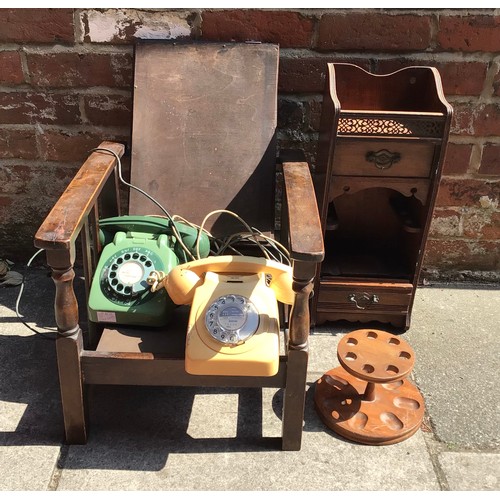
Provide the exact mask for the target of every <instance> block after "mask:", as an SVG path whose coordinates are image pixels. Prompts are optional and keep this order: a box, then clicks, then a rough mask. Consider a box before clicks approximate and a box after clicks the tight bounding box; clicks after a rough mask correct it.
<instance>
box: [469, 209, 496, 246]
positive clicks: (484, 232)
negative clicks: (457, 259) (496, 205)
mask: <svg viewBox="0 0 500 500" xmlns="http://www.w3.org/2000/svg"><path fill="white" fill-rule="evenodd" d="M463 235H464V236H465V237H467V238H472V239H476V240H500V212H496V211H493V210H491V209H482V210H481V209H478V210H468V211H466V212H464V214H463Z"/></svg>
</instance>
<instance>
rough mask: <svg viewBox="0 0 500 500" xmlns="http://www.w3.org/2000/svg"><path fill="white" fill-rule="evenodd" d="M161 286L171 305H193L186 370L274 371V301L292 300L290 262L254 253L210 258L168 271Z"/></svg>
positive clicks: (196, 372)
mask: <svg viewBox="0 0 500 500" xmlns="http://www.w3.org/2000/svg"><path fill="white" fill-rule="evenodd" d="M165 288H166V290H167V292H168V295H169V296H170V298H171V299H172V301H173V302H174V303H175V304H177V305H185V304H191V311H190V315H189V321H188V327H187V336H186V353H185V369H186V371H187V372H188V373H191V374H193V375H242V376H245V375H251V376H272V375H275V374H276V373H277V371H278V366H279V312H278V303H277V302H278V301H279V302H283V303H285V304H292V303H293V301H294V292H293V290H292V269H291V267H290V266H287V265H284V264H280V263H278V262H275V261H271V260H267V259H264V258H258V257H243V256H234V255H224V256H219V257H209V258H205V259H200V260H197V261H193V262H188V263H185V264H181V265H179V266H177V267H175V268H174V269H172V270H171V271H170V273H169V274H168V275H167V276H166V278H165Z"/></svg>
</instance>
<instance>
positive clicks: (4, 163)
mask: <svg viewBox="0 0 500 500" xmlns="http://www.w3.org/2000/svg"><path fill="white" fill-rule="evenodd" d="M179 37H184V38H185V37H191V38H198V39H204V40H222V41H228V40H233V39H234V40H238V41H243V40H259V41H264V42H274V43H279V44H280V46H281V61H280V81H279V91H280V100H279V139H280V145H282V146H285V147H288V146H301V147H303V148H304V149H305V150H306V153H307V155H308V158H309V160H310V162H311V164H312V166H314V161H315V147H316V139H317V131H318V124H319V117H320V112H321V100H322V96H321V94H322V90H323V82H324V76H325V64H326V62H351V63H355V64H358V65H360V66H362V67H364V68H365V69H367V70H369V71H372V72H375V73H388V72H391V71H394V70H396V69H399V68H401V67H403V66H407V65H432V66H436V67H437V68H438V69H439V71H440V73H441V76H442V80H443V85H444V92H445V94H446V97H447V99H448V100H449V101H450V103H451V104H452V105H453V107H454V110H455V114H454V119H453V124H452V130H451V137H450V145H449V148H448V155H447V159H446V163H445V165H444V175H443V179H442V182H441V186H440V190H439V194H438V199H437V207H436V210H435V213H434V218H433V224H432V228H431V237H430V241H429V244H428V250H427V253H426V259H425V265H424V268H425V275H427V276H429V277H432V278H440V279H448V278H458V279H469V278H471V279H472V278H473V279H483V280H496V279H498V276H499V275H500V259H499V240H500V211H499V207H498V204H499V197H500V16H499V15H498V13H497V14H495V11H494V10H493V9H467V10H460V9H456V10H454V9H440V10H430V9H425V10H418V9H410V10H408V9H405V10H390V9H389V10H381V9H356V10H348V9H301V10H243V9H241V10H240V9H236V10H235V9H233V10H221V9H218V10H217V9H214V10H199V9H197V10H192V11H187V10H186V11H184V10H178V9H177V10H162V9H157V10H155V9H148V10H139V9H108V10H101V9H0V186H1V187H0V257H10V258H13V259H25V258H27V257H29V256H30V255H31V254H32V253H33V251H34V249H33V246H32V238H33V234H34V232H35V231H36V229H37V228H38V226H39V224H40V223H41V221H42V220H43V218H44V216H45V215H46V213H47V212H48V210H49V209H50V207H51V206H52V204H53V203H54V201H55V199H56V198H57V196H58V195H59V194H60V193H61V192H62V191H63V189H64V187H65V186H66V185H67V183H68V182H69V180H70V179H71V177H72V175H73V174H74V173H75V171H76V169H77V168H78V167H79V165H80V164H81V162H82V160H83V159H84V157H85V156H86V152H87V151H88V150H89V149H90V148H92V147H95V146H96V145H97V144H98V143H99V142H100V141H101V140H103V139H109V140H120V141H128V140H129V134H130V122H131V81H132V65H133V61H132V48H133V43H134V40H135V39H136V38H179Z"/></svg>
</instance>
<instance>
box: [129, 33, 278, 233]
mask: <svg viewBox="0 0 500 500" xmlns="http://www.w3.org/2000/svg"><path fill="white" fill-rule="evenodd" d="M277 71H278V46H276V45H272V44H234V43H219V44H207V43H190V44H182V43H181V44H175V43H171V44H165V43H163V44H158V43H147V42H143V43H139V44H138V45H137V47H136V65H135V79H134V120H133V129H132V144H133V148H132V174H131V180H132V183H133V184H135V185H137V186H139V187H140V188H142V189H145V190H146V191H147V192H148V193H149V194H151V195H152V196H154V197H155V198H156V199H157V200H158V201H159V202H160V203H162V204H163V205H164V206H165V207H167V208H168V210H169V211H170V212H171V213H172V214H178V215H181V216H183V217H184V218H186V219H187V220H189V221H191V222H193V223H195V224H201V222H202V221H203V218H204V217H205V216H206V215H207V214H208V213H209V212H211V211H213V210H218V209H223V208H227V209H229V210H231V211H233V212H235V213H237V214H238V215H239V216H240V217H242V218H243V219H244V220H245V221H246V222H247V223H248V224H250V225H251V226H254V227H258V228H259V229H260V230H261V231H263V232H270V231H272V230H273V229H274V218H273V213H274V208H273V205H272V202H273V191H274V178H275V164H276V138H275V131H276V123H277V113H276V109H277V106H276V102H277V101H276V99H277ZM166 186H169V188H168V189H166V188H165V187H166ZM130 213H132V214H145V213H156V214H159V213H161V212H160V211H159V209H158V208H157V207H156V206H154V205H153V204H152V203H150V202H149V201H148V200H147V199H146V198H144V197H143V196H141V195H140V194H138V193H137V192H134V191H132V192H131V194H130ZM206 228H207V229H208V230H210V231H212V232H213V233H214V234H228V233H230V232H235V231H241V230H242V226H241V224H239V223H238V222H237V221H236V220H235V219H234V218H232V217H228V216H227V215H216V216H213V217H211V218H210V219H209V220H208V221H207V224H206Z"/></svg>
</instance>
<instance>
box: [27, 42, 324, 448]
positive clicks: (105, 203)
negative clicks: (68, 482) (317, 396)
mask: <svg viewBox="0 0 500 500" xmlns="http://www.w3.org/2000/svg"><path fill="white" fill-rule="evenodd" d="M200 58H201V59H200ZM277 64H278V48H277V46H273V45H266V44H187V45H179V46H177V45H175V44H173V43H170V42H158V43H155V44H147V43H146V44H140V46H139V47H138V50H137V52H136V82H135V84H136V92H135V98H134V124H133V149H132V167H133V168H132V181H133V182H134V183H135V184H137V185H139V186H140V187H142V188H144V189H145V191H147V192H148V193H150V194H152V195H153V196H155V197H157V198H158V199H159V200H160V201H161V202H163V203H164V204H165V206H166V208H168V209H169V210H171V212H172V213H177V214H179V215H182V216H184V217H186V218H187V219H189V220H191V222H195V223H200V222H201V218H200V217H201V216H204V215H205V214H207V213H208V211H209V210H212V209H229V210H233V211H235V212H237V213H238V214H239V215H240V216H243V218H244V219H245V220H247V222H248V223H250V224H251V225H254V226H256V227H258V228H259V229H260V230H262V231H263V232H266V233H269V234H272V233H273V229H274V220H275V214H274V208H275V207H276V206H277V205H278V206H279V204H280V203H281V207H282V213H283V214H284V217H283V220H282V229H283V231H282V234H283V235H285V237H284V238H283V240H282V242H283V243H284V244H285V245H286V246H288V247H289V248H290V250H291V257H292V263H293V289H294V291H295V294H296V300H295V303H294V304H293V306H291V307H290V308H288V307H287V308H283V311H282V316H283V320H284V321H283V322H284V324H285V326H288V329H289V332H288V336H287V340H286V343H285V354H284V355H283V356H281V357H280V362H279V370H278V373H277V374H276V375H275V376H273V377H215V376H210V377H204V376H193V375H189V374H187V373H186V372H185V370H184V338H185V331H186V326H187V316H186V314H185V311H182V310H181V308H180V309H179V310H177V311H176V312H179V314H178V315H176V319H175V320H174V321H173V322H172V323H171V324H170V325H169V326H168V327H167V328H166V329H165V330H164V331H159V330H155V329H150V330H140V329H130V328H129V329H127V328H122V327H121V326H116V327H114V328H108V327H106V326H105V325H99V324H96V323H89V324H88V326H87V328H86V329H84V331H86V332H90V334H92V338H89V336H88V335H87V334H86V336H85V338H84V337H83V335H82V330H81V329H80V326H79V309H78V306H79V304H78V301H77V299H76V295H75V293H74V290H73V280H74V271H73V266H74V263H75V259H76V246H75V241H76V239H77V238H78V236H79V235H81V243H82V247H83V263H84V274H85V279H86V281H87V284H86V287H87V295H88V281H89V280H90V279H91V277H92V275H93V273H94V271H95V266H96V263H97V259H98V257H99V254H100V252H101V248H100V244H99V240H98V238H97V235H98V230H99V227H98V221H99V219H100V218H102V217H103V216H110V215H117V214H119V213H120V199H119V189H118V184H117V172H116V161H115V158H114V157H113V156H112V155H110V154H108V153H102V152H94V153H92V154H91V155H90V156H89V158H88V159H87V161H86V162H85V163H84V164H83V166H82V167H81V169H80V171H79V172H78V174H77V175H76V177H75V178H74V179H73V181H72V182H71V183H70V185H69V186H68V188H67V189H66V191H65V192H64V194H63V195H62V196H61V198H60V199H59V200H58V202H57V203H56V205H55V206H54V208H53V209H52V211H51V212H50V214H49V215H48V217H47V218H46V220H45V221H44V223H43V224H42V226H41V227H40V229H39V231H38V232H37V234H36V237H35V245H36V246H37V247H39V248H44V249H46V250H47V252H46V254H47V263H48V265H49V266H50V267H51V268H52V271H53V279H54V282H55V286H56V301H55V315H56V321H57V325H58V330H59V335H58V339H57V354H58V367H59V374H60V386H61V395H62V405H63V414H64V425H65V433H66V441H67V442H68V443H84V442H85V441H86V439H87V436H88V430H87V427H88V423H87V419H86V412H85V407H86V403H85V401H86V400H85V388H86V387H87V386H88V385H92V384H111V385H113V384H117V385H122V384H127V385H128V384H131V385H179V386H199V387H207V386H215V387H276V388H284V389H285V396H284V410H283V417H282V418H283V434H282V446H283V449H287V450H298V449H300V446H301V436H302V425H303V413H304V397H305V388H306V387H305V383H306V374H307V359H308V336H309V325H310V312H309V299H310V296H311V292H312V289H313V280H314V277H315V275H316V267H317V264H318V262H320V261H321V259H322V258H323V253H324V250H323V242H322V234H321V223H320V218H319V214H318V211H317V206H316V203H315V201H314V200H315V198H314V189H313V184H312V180H311V176H310V172H309V167H308V165H307V163H305V162H304V161H303V155H302V156H301V157H300V158H299V157H295V156H294V157H288V158H287V160H286V161H285V163H284V164H283V167H282V169H283V178H284V186H285V187H284V192H285V193H286V195H285V196H284V199H283V200H276V199H275V188H274V179H275V176H276V158H275V127H276V89H277V82H276V78H277ZM100 146H101V147H104V148H110V149H112V150H113V151H115V152H116V153H117V154H118V155H119V156H122V155H123V153H124V146H123V145H121V144H117V143H109V142H103V143H102V144H101V145H100ZM130 201H131V210H132V212H135V213H142V214H150V213H157V211H156V209H155V208H154V207H152V206H151V205H150V204H149V202H145V201H144V200H142V199H141V198H140V197H138V196H136V194H135V193H134V194H133V195H132V196H131V200H130ZM100 210H101V211H100ZM227 220H228V219H224V218H219V219H214V220H212V221H211V223H210V224H209V225H208V226H207V227H212V231H214V230H220V231H229V230H230V228H229V229H228V227H229V226H231V224H230V225H229V226H227V225H226V222H227ZM233 227H234V224H233ZM241 229H242V228H241V227H239V226H238V227H237V230H241ZM80 306H81V307H82V306H83V307H85V305H84V304H80ZM186 310H187V311H189V308H187V309H186ZM94 337H95V338H94Z"/></svg>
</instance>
